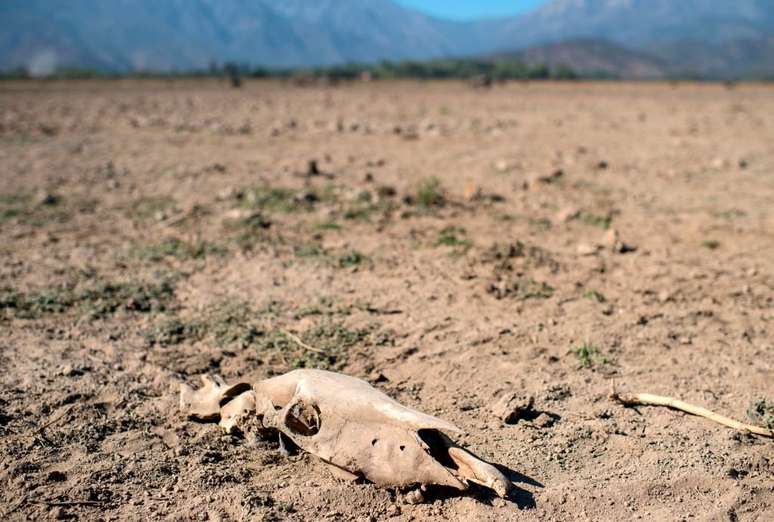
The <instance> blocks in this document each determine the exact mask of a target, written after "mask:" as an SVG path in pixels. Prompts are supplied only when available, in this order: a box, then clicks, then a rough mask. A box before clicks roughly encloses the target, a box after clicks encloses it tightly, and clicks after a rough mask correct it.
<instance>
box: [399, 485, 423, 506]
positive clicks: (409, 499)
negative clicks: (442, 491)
mask: <svg viewBox="0 0 774 522" xmlns="http://www.w3.org/2000/svg"><path fill="white" fill-rule="evenodd" d="M403 499H404V500H405V501H406V504H412V505H416V504H423V503H424V502H425V496H424V495H423V494H422V490H421V489H419V488H417V489H414V490H411V491H409V492H408V493H406V495H405V496H404V497H403Z"/></svg>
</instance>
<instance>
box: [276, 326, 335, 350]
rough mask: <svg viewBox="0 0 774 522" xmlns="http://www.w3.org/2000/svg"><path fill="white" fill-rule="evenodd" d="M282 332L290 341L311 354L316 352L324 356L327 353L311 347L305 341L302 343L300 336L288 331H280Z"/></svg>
mask: <svg viewBox="0 0 774 522" xmlns="http://www.w3.org/2000/svg"><path fill="white" fill-rule="evenodd" d="M280 331H281V332H282V333H283V335H285V337H287V338H288V339H290V340H291V341H293V342H294V343H296V344H297V345H298V346H300V347H301V348H304V349H305V350H309V351H310V352H315V353H322V354H324V353H325V352H324V351H322V350H319V349H317V348H314V347H313V346H309V345H308V344H306V343H305V342H304V341H302V340H301V339H300V338H299V337H298V336H296V335H293V334H292V333H290V332H288V331H287V330H280Z"/></svg>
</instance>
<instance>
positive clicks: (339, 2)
mask: <svg viewBox="0 0 774 522" xmlns="http://www.w3.org/2000/svg"><path fill="white" fill-rule="evenodd" d="M773 37H774V0H551V1H550V2H548V3H547V4H545V5H544V6H543V7H541V8H539V9H537V10H535V11H533V12H530V13H526V14H524V15H521V16H517V17H512V18H505V19H497V20H486V21H481V22H468V23H464V22H452V21H445V20H439V19H436V18H433V17H431V16H427V15H424V14H422V13H420V12H418V11H414V10H411V9H408V8H405V7H402V6H399V5H398V4H396V3H394V2H393V1H392V0H66V1H64V0H61V1H60V0H0V69H9V68H13V67H18V66H24V67H27V68H31V69H33V70H35V71H38V72H45V71H47V70H51V69H53V68H56V67H87V68H97V69H102V70H113V71H133V70H175V69H177V70H185V69H191V68H205V67H207V65H208V64H209V63H210V62H211V61H213V60H214V61H218V62H221V63H222V62H224V61H236V62H241V63H245V64H251V65H266V66H272V67H295V66H309V65H327V64H334V63H343V62H353V61H357V62H374V61H378V60H382V59H390V60H404V59H424V58H433V57H441V56H472V55H477V54H486V53H492V52H497V51H517V50H524V49H526V48H529V47H533V46H538V47H539V48H540V49H542V51H541V52H543V53H544V54H545V53H549V54H551V53H553V54H556V53H559V54H561V55H562V56H564V57H565V58H563V59H566V60H570V59H571V58H573V57H575V58H576V60H580V57H581V56H583V57H585V58H583V59H584V60H586V61H588V59H589V56H590V53H591V54H593V55H594V56H597V57H598V58H595V59H599V60H602V61H604V57H603V56H602V55H603V54H604V53H605V52H609V53H611V55H610V56H609V59H608V62H609V64H616V63H619V64H623V62H622V61H621V60H623V61H625V59H624V58H625V56H630V57H631V59H633V60H635V61H637V62H638V63H640V65H641V66H643V64H644V63H645V62H649V63H650V65H649V66H648V67H652V68H653V69H652V71H655V70H656V69H658V70H665V71H670V73H671V72H674V71H679V72H689V73H691V72H693V73H702V74H710V75H715V76H730V75H738V74H748V73H754V74H772V73H774V63H772V62H773V61H774V60H772V58H771V56H772V52H773V51H774V43H772V38H773ZM590 40H593V41H597V42H599V41H601V40H605V41H608V42H610V44H608V46H607V47H604V46H603V47H600V46H597V47H595V48H593V49H592V48H591V47H589V45H588V42H589V41H590ZM560 42H565V43H564V44H562V46H560V47H557V46H553V47H551V46H549V47H546V44H558V43H560ZM581 42H585V44H583V45H582V46H581V47H579V48H578V49H576V51H575V52H574V53H573V52H571V49H570V47H571V46H573V45H575V46H576V47H577V46H579V45H581ZM613 44H615V45H613ZM592 51H593V53H592ZM627 51H628V52H630V53H631V54H630V55H627V54H626V52H627ZM536 52H537V51H535V52H533V56H534V55H535V53H536ZM553 54H552V55H553ZM546 56H548V55H546ZM567 65H569V66H572V65H573V64H572V63H568V64H567ZM622 70H626V67H624V66H623V65H622ZM626 74H628V73H626Z"/></svg>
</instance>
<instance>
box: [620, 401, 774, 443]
mask: <svg viewBox="0 0 774 522" xmlns="http://www.w3.org/2000/svg"><path fill="white" fill-rule="evenodd" d="M610 400H613V401H616V402H620V403H621V404H623V405H624V406H665V407H667V408H672V409H674V410H679V411H683V412H685V413H690V414H691V415H697V416H699V417H704V418H705V419H709V420H711V421H713V422H717V423H718V424H722V425H723V426H728V427H729V428H733V429H735V430H739V431H743V432H747V433H752V434H753V435H758V436H760V437H768V438H772V439H774V430H770V429H768V428H763V427H761V426H755V425H753V424H745V423H743V422H739V421H737V420H734V419H730V418H728V417H724V416H723V415H720V414H718V413H715V412H714V411H710V410H708V409H706V408H702V407H701V406H695V405H693V404H689V403H687V402H683V401H681V400H679V399H674V398H672V397H663V396H661V395H653V394H650V393H618V392H617V391H615V388H613V389H612V390H611V392H610Z"/></svg>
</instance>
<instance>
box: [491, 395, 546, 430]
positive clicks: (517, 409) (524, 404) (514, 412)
mask: <svg viewBox="0 0 774 522" xmlns="http://www.w3.org/2000/svg"><path fill="white" fill-rule="evenodd" d="M534 404H535V398H534V397H533V396H531V395H518V394H516V393H513V392H506V393H504V394H503V395H502V396H501V397H500V398H498V399H497V400H496V401H495V402H494V403H493V404H492V405H491V406H490V409H491V410H492V413H494V415H495V417H497V418H498V419H500V420H501V421H503V422H504V423H505V424H516V423H518V422H519V421H520V420H522V419H524V418H525V417H528V416H529V415H530V413H531V412H532V406H534Z"/></svg>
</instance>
